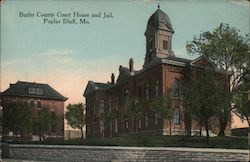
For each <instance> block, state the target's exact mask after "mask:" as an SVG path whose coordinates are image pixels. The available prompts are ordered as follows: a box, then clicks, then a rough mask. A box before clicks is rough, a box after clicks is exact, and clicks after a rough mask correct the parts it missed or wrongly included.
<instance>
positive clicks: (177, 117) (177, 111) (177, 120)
mask: <svg viewBox="0 0 250 162" xmlns="http://www.w3.org/2000/svg"><path fill="white" fill-rule="evenodd" d="M173 121H174V124H177V125H179V124H180V109H179V108H178V107H176V108H175V109H174V120H173Z"/></svg>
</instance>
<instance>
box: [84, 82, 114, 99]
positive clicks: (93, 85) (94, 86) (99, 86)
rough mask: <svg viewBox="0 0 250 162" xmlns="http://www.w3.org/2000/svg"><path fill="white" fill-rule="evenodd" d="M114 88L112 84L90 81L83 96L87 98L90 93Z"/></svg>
mask: <svg viewBox="0 0 250 162" xmlns="http://www.w3.org/2000/svg"><path fill="white" fill-rule="evenodd" d="M112 86H113V85H112V84H111V83H99V82H93V81H89V82H88V84H87V86H86V88H85V91H84V92H83V96H87V95H88V94H89V93H91V92H93V91H97V90H101V91H102V90H106V89H108V88H110V87H112Z"/></svg>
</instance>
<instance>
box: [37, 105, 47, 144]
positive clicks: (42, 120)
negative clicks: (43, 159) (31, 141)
mask: <svg viewBox="0 0 250 162" xmlns="http://www.w3.org/2000/svg"><path fill="white" fill-rule="evenodd" d="M50 126H51V116H50V111H49V109H48V108H41V110H38V112H37V117H35V118H33V130H34V132H36V133H37V134H38V135H39V140H40V141H41V140H42V137H43V136H44V134H45V133H46V132H49V131H50Z"/></svg>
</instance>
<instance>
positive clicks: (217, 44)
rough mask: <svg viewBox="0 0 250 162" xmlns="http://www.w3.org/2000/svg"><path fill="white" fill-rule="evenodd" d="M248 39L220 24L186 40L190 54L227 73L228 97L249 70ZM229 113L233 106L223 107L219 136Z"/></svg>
mask: <svg viewBox="0 0 250 162" xmlns="http://www.w3.org/2000/svg"><path fill="white" fill-rule="evenodd" d="M249 42H250V39H249V35H246V36H245V37H243V36H241V35H240V34H239V30H237V29H235V28H233V27H230V26H229V25H228V24H223V23H221V24H220V26H219V27H217V28H216V29H215V30H214V31H212V32H204V33H201V34H200V35H199V36H195V37H194V39H193V40H192V41H190V42H187V44H186V48H187V52H188V53H189V54H197V55H205V56H206V57H207V58H208V59H209V60H210V61H211V62H212V63H213V64H214V66H215V67H216V68H217V69H218V70H220V71H222V72H223V73H224V83H225V84H224V85H225V88H226V86H228V84H230V85H229V87H230V88H231V95H229V96H233V95H234V94H235V90H236V89H237V86H238V85H239V84H241V81H242V78H244V76H245V75H246V73H247V67H248V66H249V62H250V50H249V49H250V48H249ZM230 79H231V82H230ZM225 102H228V100H226V101H225ZM224 105H227V103H225V104H224ZM230 112H231V107H230V106H229V107H224V108H223V109H221V112H220V114H219V118H220V119H221V120H220V132H219V135H220V136H223V135H224V132H225V128H226V125H227V121H228V117H229V115H230Z"/></svg>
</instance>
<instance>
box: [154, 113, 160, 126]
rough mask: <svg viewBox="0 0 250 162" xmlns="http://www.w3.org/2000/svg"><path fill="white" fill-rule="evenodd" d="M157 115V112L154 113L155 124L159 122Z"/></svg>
mask: <svg viewBox="0 0 250 162" xmlns="http://www.w3.org/2000/svg"><path fill="white" fill-rule="evenodd" d="M158 116H159V115H158V114H157V113H155V125H158V123H159V117H158Z"/></svg>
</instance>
